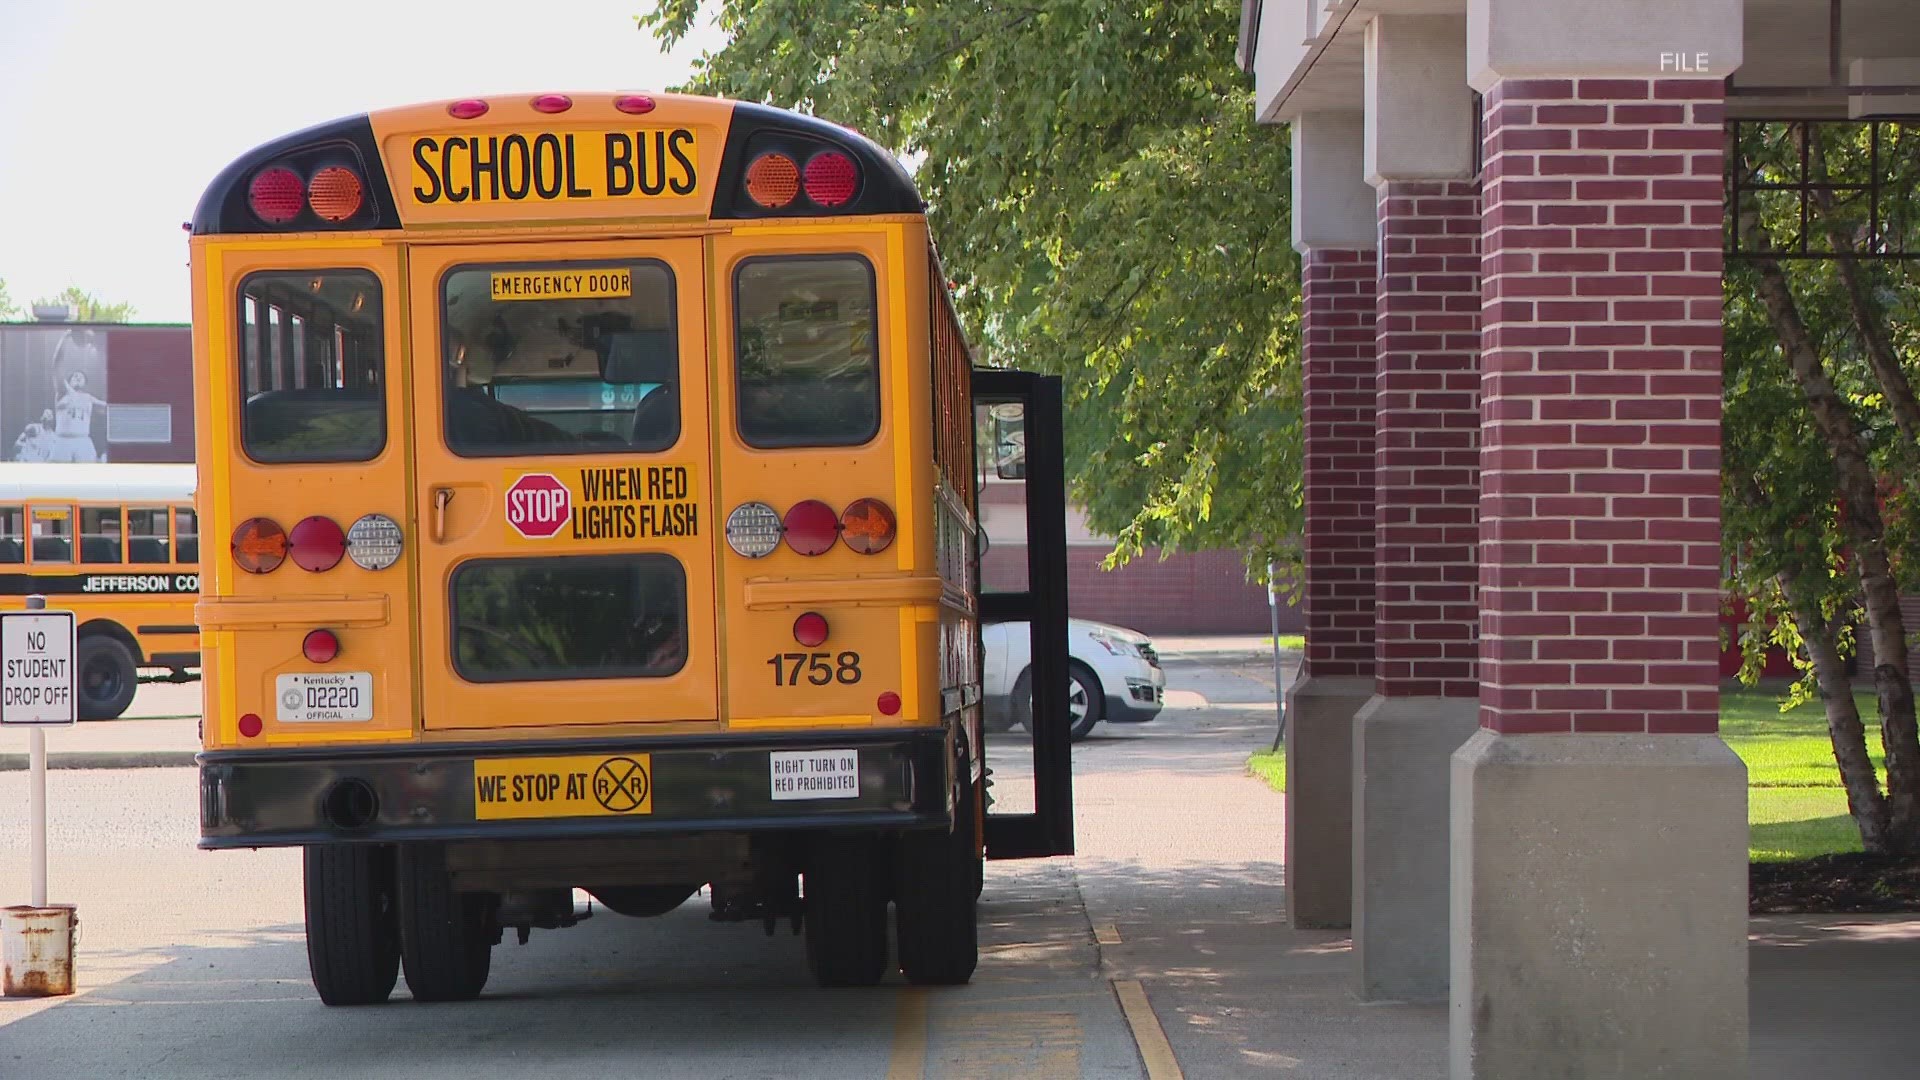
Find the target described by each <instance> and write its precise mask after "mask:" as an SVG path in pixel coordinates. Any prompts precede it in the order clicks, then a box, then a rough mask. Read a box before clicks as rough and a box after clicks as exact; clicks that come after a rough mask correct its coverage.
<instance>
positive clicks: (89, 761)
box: [0, 750, 199, 772]
mask: <svg viewBox="0 0 1920 1080" xmlns="http://www.w3.org/2000/svg"><path fill="white" fill-rule="evenodd" d="M198 753H199V751H198V750H78V751H67V752H64V753H59V754H48V755H47V768H49V769H179V768H188V767H191V766H192V765H193V764H194V760H193V759H194V755H196V754H198ZM27 767H28V759H27V755H25V754H15V753H8V754H0V772H25V771H26V770H27Z"/></svg>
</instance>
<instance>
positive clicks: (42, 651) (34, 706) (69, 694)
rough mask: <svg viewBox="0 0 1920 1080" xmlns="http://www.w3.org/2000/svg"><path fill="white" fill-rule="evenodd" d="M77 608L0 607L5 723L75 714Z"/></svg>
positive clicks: (53, 720) (0, 718)
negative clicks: (22, 608)
mask: <svg viewBox="0 0 1920 1080" xmlns="http://www.w3.org/2000/svg"><path fill="white" fill-rule="evenodd" d="M73 685H74V670H73V612H71V611H7V612H0V724H9V725H11V724H19V725H22V726H28V725H41V724H71V723H73V721H74V719H75V710H74V697H73Z"/></svg>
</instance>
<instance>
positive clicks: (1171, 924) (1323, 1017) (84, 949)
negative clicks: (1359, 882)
mask: <svg viewBox="0 0 1920 1080" xmlns="http://www.w3.org/2000/svg"><path fill="white" fill-rule="evenodd" d="M1173 644H1174V643H1172V642H1168V643H1164V644H1163V648H1162V653H1163V655H1164V656H1166V663H1167V667H1168V674H1169V687H1170V689H1169V694H1168V703H1167V708H1166V710H1165V712H1163V714H1162V715H1161V717H1160V719H1158V720H1156V721H1155V722H1153V723H1150V724H1144V725H1133V726H1114V725H1102V726H1101V727H1099V728H1097V729H1096V731H1095V733H1094V736H1093V737H1092V738H1090V739H1088V740H1087V741H1085V742H1083V743H1080V744H1078V745H1077V746H1076V748H1075V751H1074V761H1075V785H1076V788H1075V805H1076V836H1077V843H1078V853H1077V854H1076V855H1075V856H1074V857H1071V858H1058V859H1049V860H1042V861H1037V862H1024V863H995V864H991V865H990V866H989V868H988V875H987V883H986V890H985V893H984V894H983V897H982V903H981V927H982V929H981V943H982V951H981V963H980V968H979V971H978V973H977V974H976V976H975V978H974V981H973V983H972V984H971V985H969V986H966V987H958V988H951V989H940V990H926V989H917V988H911V987H907V986H905V985H904V984H903V983H901V982H900V981H899V979H898V976H897V975H896V976H894V977H893V978H892V979H891V980H890V981H889V982H888V983H887V984H885V985H882V986H880V987H876V988H873V989H870V990H856V991H822V990H819V989H816V988H814V987H813V985H812V984H811V982H810V981H809V980H808V978H807V975H806V969H805V962H804V957H803V954H802V948H801V942H800V939H799V938H796V937H793V936H791V935H789V934H788V933H787V932H786V931H785V930H784V929H782V930H781V931H779V932H778V933H776V934H775V935H774V936H773V937H771V938H768V937H765V936H763V935H762V933H761V931H760V929H759V928H758V927H757V926H743V925H728V924H716V923H712V922H710V921H708V920H707V919H706V917H705V912H706V905H705V904H704V902H703V901H701V900H698V899H696V900H694V901H691V902H689V903H688V904H687V905H685V906H683V907H682V908H680V909H679V910H678V911H675V912H673V913H672V914H670V915H667V916H664V917H662V918H658V919H627V918H622V917H620V916H616V915H612V914H610V913H606V912H604V911H602V912H600V913H598V914H596V916H595V917H594V918H592V919H590V920H588V921H587V922H586V923H583V924H582V925H580V926H578V927H575V928H572V929H569V930H563V931H535V933H534V935H533V939H532V941H531V942H530V943H529V944H527V945H524V946H521V945H516V944H513V943H512V939H511V937H509V939H508V943H506V944H503V945H501V946H500V947H499V948H497V949H496V951H495V954H494V975H493V978H492V981H491V982H490V983H489V984H488V987H487V991H486V994H485V996H484V997H483V998H482V999H481V1000H479V1001H477V1002H471V1003H465V1004H447V1005H422V1004H417V1003H415V1002H413V1001H411V1000H410V998H409V997H408V995H407V993H406V991H405V985H404V983H402V984H401V986H400V988H399V989H397V990H396V992H395V995H394V1000H393V1002H391V1003H390V1004H388V1005H385V1006H380V1007H372V1008H360V1009H328V1008H326V1007H324V1006H322V1005H321V1004H320V1003H319V1001H318V999H317V998H316V997H315V995H314V993H313V990H312V987H311V986H310V985H309V983H308V979H307V970H306V956H305V950H304V945H303V939H302V934H301V919H302V915H301V897H300V866H299V856H298V853H297V852H295V851H291V850H284V849H269V850H262V851H227V852H200V851H197V850H195V849H194V846H193V845H194V840H195V836H196V832H197V822H196V814H197V809H196V807H197V804H196V787H195V774H194V773H193V771H192V770H191V769H187V768H180V767H168V766H161V767H148V768H114V769H101V768H64V769H60V770H57V771H55V772H54V773H52V774H51V775H50V776H49V779H48V787H49V793H50V800H51V803H52V810H51V815H50V820H51V823H50V847H51V852H52V854H51V867H50V870H51V880H52V893H53V899H54V900H55V901H57V902H58V901H65V902H72V903H77V904H78V905H79V909H80V921H81V932H80V952H79V962H78V978H79V983H80V992H79V993H78V994H76V995H75V996H73V997H70V998H62V999H38V1000H24V999H4V1000H0V1078H4V1080H80V1078H86V1080H107V1078H117V1077H139V1078H149V1077H153V1078H162V1077H183V1078H184V1077H191V1078H194V1080H211V1078H221V1077H248V1078H251V1077H316V1078H317V1077H328V1078H331V1077H337V1076H349V1075H362V1074H365V1075H394V1076H406V1077H409V1078H410V1080H412V1078H417V1080H431V1078H440V1077H445V1078H449V1080H453V1078H459V1080H469V1078H471V1077H475V1076H487V1077H502V1078H507V1077H520V1076H536V1077H544V1076H549V1075H552V1076H565V1077H567V1078H568V1080H574V1078H582V1080H584V1078H590V1077H602V1076H606V1077H613V1076H619V1077H631V1076H648V1077H682V1076H684V1077H698V1078H701V1080H711V1078H724V1077H787V1076H802V1075H832V1076H836V1077H867V1076H872V1077H887V1078H889V1080H905V1078H909V1077H929V1078H947V1077H1000V1076H1009V1077H1012V1076H1018V1077H1049V1078H1050V1077H1147V1078H1149V1080H1163V1078H1165V1077H1171V1076H1182V1075H1183V1076H1186V1077H1196V1078H1197V1077H1238V1076H1298V1077H1310V1078H1316V1080H1317V1078H1328V1080H1342V1078H1369V1080H1371V1078H1379V1080H1403V1078H1404V1080H1414V1078H1419V1080H1433V1078H1436V1077H1440V1076H1443V1075H1445V1072H1446V1066H1445V1062H1446V1013H1445V1006H1444V1005H1443V1004H1425V1005H1404V1004H1394V1003H1363V1002H1360V1001H1358V1000H1357V999H1356V998H1355V997H1354V995H1353V993H1352V980H1351V974H1350V973H1351V968H1352V962H1351V950H1350V943H1349V942H1348V941H1347V939H1346V937H1345V935H1344V934H1342V933H1340V932H1335V931H1295V930H1292V929H1291V928H1289V927H1288V926H1287V924H1286V920H1285V892H1284V878H1285V874H1284V868H1283V866H1282V865H1281V864H1282V846H1281V837H1282V828H1281V825H1282V819H1281V814H1282V809H1283V806H1284V800H1283V799H1282V798H1281V797H1280V796H1279V795H1277V794H1275V793H1273V792H1271V791H1269V790H1267V788H1266V787H1265V786H1264V785H1263V784H1262V783H1260V782H1259V781H1258V780H1256V779H1254V778H1252V777H1249V776H1247V775H1246V774H1245V770H1244V761H1245V759H1246V756H1247V754H1248V753H1249V752H1250V751H1251V750H1253V749H1255V748H1263V747H1265V746H1266V745H1268V744H1270V743H1271V741H1272V738H1273V731H1274V727H1273V725H1274V719H1275V717H1274V707H1273V673H1272V666H1271V654H1270V652H1269V653H1267V654H1266V655H1265V657H1264V658H1263V657H1262V655H1261V653H1260V649H1259V648H1257V647H1255V648H1249V647H1246V646H1245V644H1244V643H1241V644H1240V645H1235V646H1233V647H1227V646H1226V645H1222V644H1220V643H1213V644H1211V645H1209V644H1208V643H1200V644H1198V645H1193V646H1187V647H1181V648H1174V647H1170V646H1172V645H1173ZM1258 644H1260V645H1264V643H1258ZM1284 666H1286V667H1290V666H1291V665H1284ZM1283 677H1285V678H1291V673H1290V672H1287V673H1286V674H1285V675H1284V676H1283ZM152 689H153V688H151V687H150V688H148V690H146V691H143V695H145V694H148V693H149V692H150V691H151V690H152ZM162 689H164V690H167V691H171V692H172V693H174V694H180V693H182V692H183V691H184V692H186V693H187V694H189V695H197V690H198V688H197V686H191V685H190V686H187V687H164V688H162ZM158 700H159V701H160V702H161V704H157V705H153V706H151V707H137V708H136V710H135V711H137V712H147V713H160V714H162V716H164V715H165V708H164V702H165V701H166V700H167V699H165V698H160V699H158ZM175 700H177V699H175ZM182 715H184V714H182ZM194 723H195V721H194V720H193V718H192V717H191V716H186V718H184V719H179V718H176V719H171V720H169V719H163V718H160V717H156V716H151V715H150V716H147V717H145V718H141V719H126V720H121V721H113V722H107V723H98V724H89V725H81V727H80V728H78V729H75V730H73V731H66V732H53V733H50V736H49V744H50V745H51V746H52V747H53V748H54V753H55V755H56V756H58V755H59V754H61V753H77V752H82V751H81V749H80V748H79V747H77V746H76V745H72V744H70V745H68V746H66V747H64V748H63V747H62V745H61V742H60V740H61V739H63V738H70V739H72V740H74V742H75V743H79V742H81V741H85V742H86V749H85V751H84V752H89V753H94V752H98V753H114V752H119V751H120V750H121V749H124V752H125V753H127V754H129V755H133V754H139V753H179V752H186V753H187V754H189V755H190V754H191V750H192V745H193V743H194V741H195V736H194V732H193V725H194ZM16 734H18V733H0V739H5V738H6V737H7V736H11V735H16ZM17 742H18V743H19V744H20V746H19V749H24V743H25V739H24V737H21V738H19V739H18V740H17ZM1018 742H1019V739H1018V733H1015V734H1014V736H1013V737H1010V738H1008V739H1003V740H1002V741H1001V742H999V743H997V744H993V749H992V750H991V751H990V753H991V755H992V756H991V757H990V763H991V764H993V765H994V768H995V774H994V778H995V789H994V790H995V792H996V796H997V797H999V798H1002V799H1004V800H1005V802H1004V804H1003V805H1006V806H1013V805H1016V804H1017V803H1018V801H1019V800H1020V797H1021V789H1022V786H1023V784H1024V782H1025V781H1026V779H1027V777H1028V776H1029V775H1030V774H1029V773H1028V772H1027V771H1026V764H1027V760H1028V758H1027V756H1026V755H1025V754H1024V752H1023V751H1022V750H1021V749H1020V747H1019V746H1018V745H1017V744H1018ZM4 749H14V748H13V747H4ZM25 781H26V777H25V775H24V774H23V773H21V772H18V771H13V772H4V773H0V903H19V902H24V901H25V899H26V892H27V882H26V851H25V843H26V840H25V791H26V782H25ZM1753 987H1754V989H1753V1000H1754V1048H1755V1055H1754V1070H1753V1074H1754V1075H1755V1076H1756V1077H1762V1078H1769V1077H1806V1076H1815V1075H1846V1076H1848V1077H1850V1078H1875V1080H1877V1078H1880V1077H1887V1078H1892V1077H1908V1076H1911V1075H1912V1061H1913V1060H1915V1058H1916V1056H1920V1037H1917V1036H1916V1035H1915V1033H1914V1031H1913V1028H1912V1026H1911V1025H1910V1024H1909V1023H1907V1022H1906V1020H1905V1019H1904V1018H1905V1015H1906V1011H1907V1009H1908V1008H1909V1007H1910V1006H1909V1003H1910V1002H1911V1000H1912V999H1913V997H1914V996H1915V994H1916V993H1920V920H1914V919H1910V918H1909V919H1899V918H1887V919H1872V918H1842V919H1815V918H1772V919H1764V920H1756V922H1755V944H1754V952H1753Z"/></svg>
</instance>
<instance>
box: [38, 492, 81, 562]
mask: <svg viewBox="0 0 1920 1080" xmlns="http://www.w3.org/2000/svg"><path fill="white" fill-rule="evenodd" d="M33 561H34V562H36V563H70V562H72V561H73V511H72V510H70V509H68V508H67V507H64V506H62V507H57V508H53V509H46V510H43V509H40V508H39V507H35V508H34V511H33Z"/></svg>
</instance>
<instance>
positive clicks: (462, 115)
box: [447, 98, 487, 120]
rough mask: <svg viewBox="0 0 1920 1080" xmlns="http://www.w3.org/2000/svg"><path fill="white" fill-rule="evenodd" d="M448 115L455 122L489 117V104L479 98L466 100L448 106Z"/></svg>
mask: <svg viewBox="0 0 1920 1080" xmlns="http://www.w3.org/2000/svg"><path fill="white" fill-rule="evenodd" d="M447 115H448V116H451V117H453V118H454V119H455V120H473V119H477V118H479V117H482V116H485V115H487V103H486V102H484V101H481V100H480V99H479V98H465V99H463V100H460V101H456V102H454V103H453V104H451V105H449V106H447Z"/></svg>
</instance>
